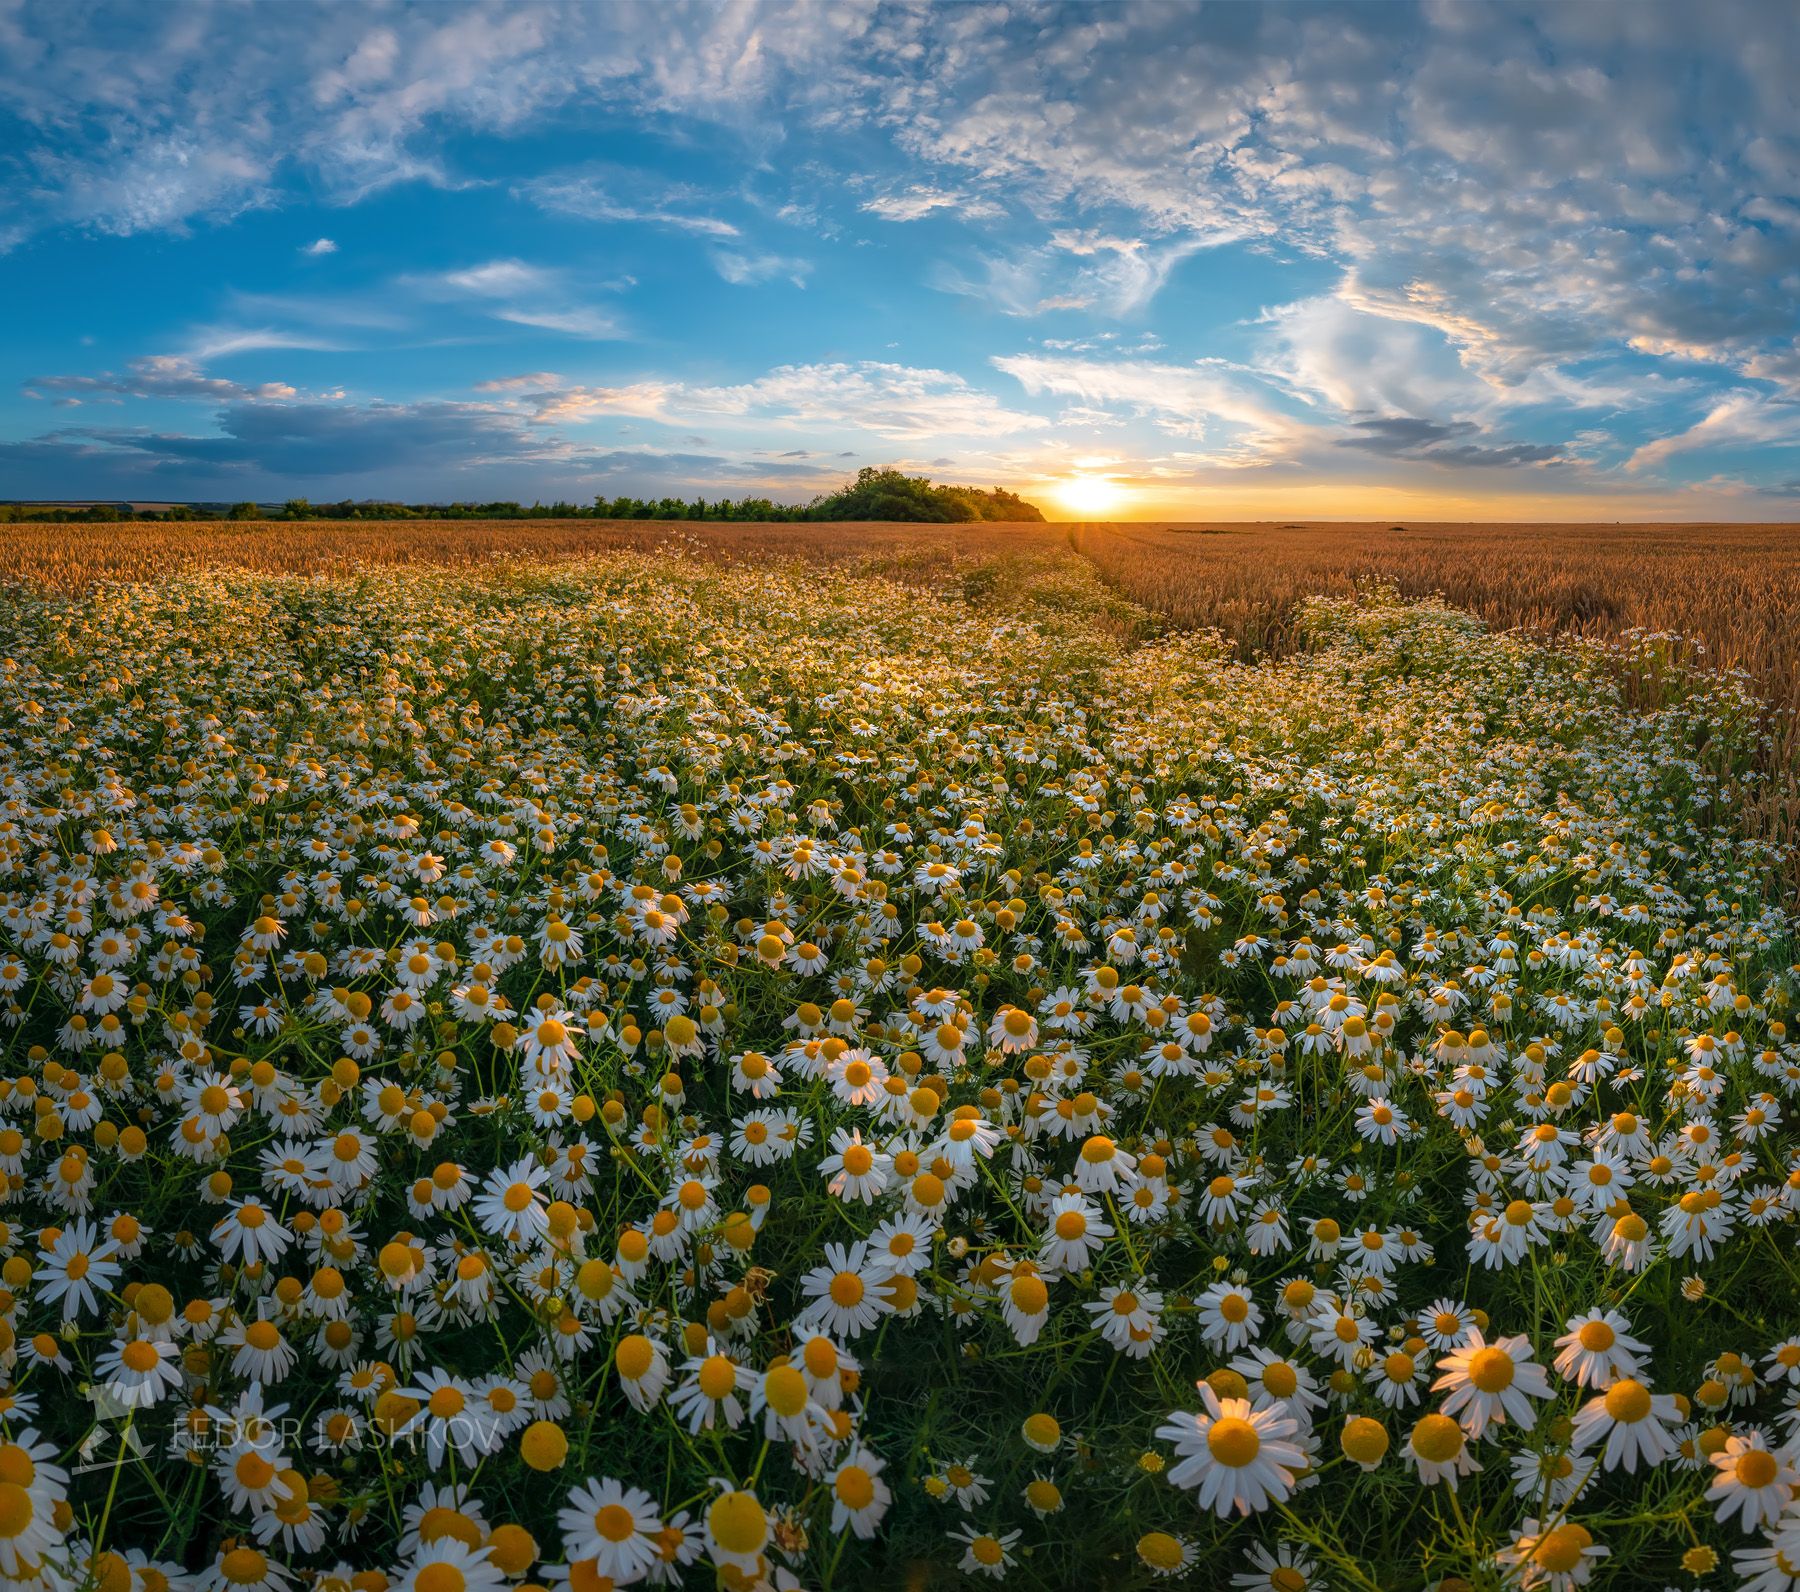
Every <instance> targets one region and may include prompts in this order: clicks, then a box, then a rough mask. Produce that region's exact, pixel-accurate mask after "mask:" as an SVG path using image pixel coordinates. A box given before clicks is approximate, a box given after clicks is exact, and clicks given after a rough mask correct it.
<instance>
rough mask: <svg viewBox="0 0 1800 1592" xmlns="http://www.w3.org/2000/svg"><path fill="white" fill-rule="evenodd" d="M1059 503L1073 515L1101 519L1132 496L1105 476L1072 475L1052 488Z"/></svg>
mask: <svg viewBox="0 0 1800 1592" xmlns="http://www.w3.org/2000/svg"><path fill="white" fill-rule="evenodd" d="M1052 490H1053V491H1054V492H1055V493H1056V496H1057V499H1058V501H1059V502H1060V503H1061V504H1062V506H1063V507H1064V508H1066V509H1068V510H1069V512H1070V513H1072V514H1082V515H1086V516H1089V517H1090V518H1093V519H1100V518H1103V517H1104V516H1106V515H1108V514H1111V513H1113V512H1114V511H1115V510H1117V509H1118V507H1119V506H1120V505H1121V504H1122V503H1124V502H1125V500H1126V498H1127V497H1128V496H1129V495H1130V494H1129V493H1128V492H1127V491H1126V489H1125V488H1124V487H1122V486H1120V485H1119V483H1118V482H1117V481H1114V480H1111V479H1109V478H1108V477H1106V476H1104V475H1072V476H1070V477H1069V478H1068V479H1067V480H1066V481H1058V482H1057V483H1056V485H1055V486H1054V487H1053V488H1052Z"/></svg>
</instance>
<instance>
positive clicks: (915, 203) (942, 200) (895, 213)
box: [862, 183, 1005, 221]
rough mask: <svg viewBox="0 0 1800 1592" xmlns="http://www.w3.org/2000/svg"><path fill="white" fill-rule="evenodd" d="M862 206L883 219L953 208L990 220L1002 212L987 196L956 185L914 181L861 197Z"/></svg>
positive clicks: (967, 216)
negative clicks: (954, 186) (875, 194)
mask: <svg viewBox="0 0 1800 1592" xmlns="http://www.w3.org/2000/svg"><path fill="white" fill-rule="evenodd" d="M862 208H863V209H864V210H865V211H867V212H868V213H869V214H870V215H872V216H879V217H880V218H881V219H882V220H883V221H923V220H924V219H925V218H926V217H927V216H929V215H931V214H933V213H934V212H936V211H939V210H954V211H955V212H956V213H957V215H959V216H960V217H962V218H963V219H964V220H966V221H985V220H991V219H993V218H994V217H995V216H999V215H1003V214H1004V213H1005V212H1004V211H1003V210H1002V209H1001V208H1000V206H999V205H997V204H995V203H994V202H993V201H992V200H991V199H977V198H975V197H974V196H973V195H971V194H968V193H966V192H964V191H963V190H962V189H960V188H938V187H934V186H932V185H931V184H929V183H914V184H912V185H911V186H910V187H907V188H902V189H900V190H898V191H896V192H894V193H885V194H881V195H878V196H877V197H876V198H874V199H870V200H867V201H865V203H864V204H863V206H862Z"/></svg>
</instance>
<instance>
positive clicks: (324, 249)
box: [300, 238, 338, 254]
mask: <svg viewBox="0 0 1800 1592" xmlns="http://www.w3.org/2000/svg"><path fill="white" fill-rule="evenodd" d="M300 252H301V253H302V254H336V253H337V252H338V246H337V245H336V244H335V243H333V242H332V241H331V239H330V238H315V239H314V240H313V241H312V242H311V243H309V244H307V245H306V246H305V247H304V248H303V249H301V251H300Z"/></svg>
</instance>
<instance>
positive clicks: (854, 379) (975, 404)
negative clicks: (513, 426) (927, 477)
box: [484, 360, 1051, 442]
mask: <svg viewBox="0 0 1800 1592" xmlns="http://www.w3.org/2000/svg"><path fill="white" fill-rule="evenodd" d="M539 379H540V378H539V377H536V376H514V377H503V378H500V379H499V381H497V382H495V383H490V384H484V390H488V391H496V392H512V393H517V394H518V395H519V396H518V397H517V398H516V399H515V400H513V401H514V402H516V403H518V404H519V405H520V406H522V407H523V408H525V409H526V410H528V411H529V412H530V414H531V416H532V418H533V419H536V420H574V419H583V418H591V417H594V416H598V415H605V414H612V415H624V416H632V417H636V418H640V419H646V420H655V421H660V422H662V423H664V424H668V425H679V424H688V425H697V424H709V425H710V424H714V423H717V424H721V425H724V426H727V427H733V426H739V425H743V426H750V425H755V426H770V425H773V426H780V427H783V428H788V429H794V430H799V431H803V432H807V433H828V434H839V433H843V432H867V433H869V434H871V435H874V436H878V437H883V438H888V439H892V440H896V441H907V442H929V441H934V440H942V439H956V438H984V437H1009V436H1017V435H1023V434H1027V433H1031V432H1037V431H1042V430H1045V429H1046V428H1048V427H1049V426H1050V424H1051V422H1050V421H1049V420H1048V419H1046V418H1045V417H1044V416H1042V415H1036V414H1031V413H1028V412H1026V411H1023V410H1017V409H1009V408H1007V407H1006V406H1005V405H1004V404H1002V403H1000V401H999V400H998V399H996V398H995V397H994V395H993V394H992V393H989V392H985V391H983V390H982V389H980V388H978V387H975V386H973V385H971V384H970V383H969V382H968V381H966V380H964V379H963V378H962V377H961V376H958V375H955V374H954V373H952V372H950V371H943V370H930V369H918V368H914V367H911V366H906V365H895V364H885V363H881V362H879V361H873V360H865V361H862V362H859V363H856V364H847V363H846V364H818V365H783V366H780V367H778V368H777V369H775V370H772V371H769V372H767V373H766V374H765V375H762V376H759V377H757V378H755V379H754V380H752V381H747V382H741V383H736V384H732V385H723V386H707V385H703V384H695V383H687V382H680V381H674V380H667V379H659V380H646V381H638V382H632V383H627V384H625V385H623V386H617V387H589V386H579V385H577V386H564V385H561V384H560V383H558V382H554V381H552V380H550V379H549V378H548V376H547V375H546V376H544V377H543V385H542V387H541V389H538V388H537V383H538V382H539Z"/></svg>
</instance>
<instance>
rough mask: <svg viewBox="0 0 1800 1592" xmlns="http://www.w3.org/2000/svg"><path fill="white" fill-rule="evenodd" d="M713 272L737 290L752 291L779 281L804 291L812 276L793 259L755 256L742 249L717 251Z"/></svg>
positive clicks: (803, 263) (802, 263) (809, 267)
mask: <svg viewBox="0 0 1800 1592" xmlns="http://www.w3.org/2000/svg"><path fill="white" fill-rule="evenodd" d="M711 258H712V264H713V269H714V270H715V271H717V272H718V273H719V275H720V276H721V277H722V278H723V279H724V280H725V281H727V282H730V283H731V284H732V285H733V286H734V287H753V286H756V285H757V284H759V283H763V282H774V281H777V280H780V281H786V282H792V283H793V284H794V286H795V287H805V286H806V279H807V277H808V275H810V274H811V272H812V265H811V264H810V263H809V262H808V261H806V260H796V259H791V258H789V257H788V256H786V255H781V254H755V253H749V252H746V251H744V250H741V249H714V250H713V251H712V254H711Z"/></svg>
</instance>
